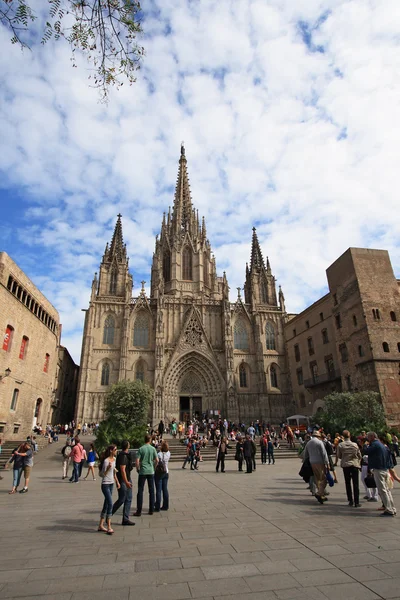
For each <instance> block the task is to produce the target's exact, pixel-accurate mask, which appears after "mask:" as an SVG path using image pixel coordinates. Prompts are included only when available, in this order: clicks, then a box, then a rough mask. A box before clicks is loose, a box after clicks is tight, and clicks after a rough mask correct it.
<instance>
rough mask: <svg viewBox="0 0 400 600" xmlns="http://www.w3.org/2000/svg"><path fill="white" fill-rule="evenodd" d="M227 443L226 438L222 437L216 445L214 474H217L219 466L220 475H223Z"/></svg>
mask: <svg viewBox="0 0 400 600" xmlns="http://www.w3.org/2000/svg"><path fill="white" fill-rule="evenodd" d="M227 449H228V442H227V439H226V437H223V438H222V440H221V441H220V442H219V444H218V450H217V465H216V467H215V470H216V472H217V473H218V470H219V466H220V465H221V473H225V456H226V454H227Z"/></svg>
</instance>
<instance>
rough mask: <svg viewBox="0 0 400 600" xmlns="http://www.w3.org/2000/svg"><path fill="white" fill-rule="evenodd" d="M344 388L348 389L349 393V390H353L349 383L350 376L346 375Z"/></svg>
mask: <svg viewBox="0 0 400 600" xmlns="http://www.w3.org/2000/svg"><path fill="white" fill-rule="evenodd" d="M346 387H347V389H348V391H349V392H351V390H352V389H353V385H352V383H351V377H350V375H346Z"/></svg>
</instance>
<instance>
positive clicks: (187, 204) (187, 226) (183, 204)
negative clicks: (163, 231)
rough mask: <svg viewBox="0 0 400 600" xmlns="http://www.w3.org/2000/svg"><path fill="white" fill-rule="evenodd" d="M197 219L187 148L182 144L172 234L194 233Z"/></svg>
mask: <svg viewBox="0 0 400 600" xmlns="http://www.w3.org/2000/svg"><path fill="white" fill-rule="evenodd" d="M195 219H196V215H195V213H194V211H193V206H192V198H191V195H190V185H189V177H188V172H187V160H186V154H185V146H184V145H183V142H182V144H181V156H180V158H179V170H178V178H177V181H176V188H175V198H174V207H173V211H172V223H171V225H172V232H173V233H174V234H177V233H179V232H184V231H189V232H191V233H194V232H193V231H191V230H192V227H193V225H194V222H195Z"/></svg>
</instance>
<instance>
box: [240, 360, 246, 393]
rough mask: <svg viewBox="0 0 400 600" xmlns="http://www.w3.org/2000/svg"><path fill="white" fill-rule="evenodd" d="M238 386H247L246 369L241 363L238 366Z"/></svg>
mask: <svg viewBox="0 0 400 600" xmlns="http://www.w3.org/2000/svg"><path fill="white" fill-rule="evenodd" d="M239 386H240V387H241V388H247V371H246V367H245V365H243V364H241V365H240V367H239Z"/></svg>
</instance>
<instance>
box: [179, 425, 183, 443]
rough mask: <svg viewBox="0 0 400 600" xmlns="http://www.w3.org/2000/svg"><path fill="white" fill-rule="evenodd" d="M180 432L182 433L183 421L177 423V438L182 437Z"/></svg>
mask: <svg viewBox="0 0 400 600" xmlns="http://www.w3.org/2000/svg"><path fill="white" fill-rule="evenodd" d="M182 433H183V423H181V422H179V423H178V437H179V439H182Z"/></svg>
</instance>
